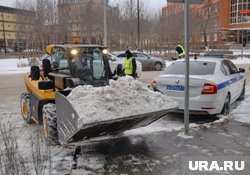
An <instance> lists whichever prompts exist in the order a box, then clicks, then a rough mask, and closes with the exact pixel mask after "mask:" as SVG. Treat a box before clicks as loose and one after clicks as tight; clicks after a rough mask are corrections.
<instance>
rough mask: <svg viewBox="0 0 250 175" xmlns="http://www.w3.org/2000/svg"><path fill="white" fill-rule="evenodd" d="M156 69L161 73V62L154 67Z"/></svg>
mask: <svg viewBox="0 0 250 175" xmlns="http://www.w3.org/2000/svg"><path fill="white" fill-rule="evenodd" d="M154 68H155V70H156V71H160V70H161V69H162V64H161V63H159V62H156V63H155V65H154Z"/></svg>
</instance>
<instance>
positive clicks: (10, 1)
mask: <svg viewBox="0 0 250 175" xmlns="http://www.w3.org/2000/svg"><path fill="white" fill-rule="evenodd" d="M122 1H124V0H110V4H112V5H116V4H118V3H120V2H122ZM134 1H135V0H134ZM140 1H144V2H145V4H146V5H147V6H148V7H153V8H155V9H161V8H162V7H163V6H164V5H166V0H140ZM14 4H15V0H0V5H3V6H8V7H12V5H14Z"/></svg>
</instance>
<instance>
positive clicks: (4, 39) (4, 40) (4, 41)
mask: <svg viewBox="0 0 250 175" xmlns="http://www.w3.org/2000/svg"><path fill="white" fill-rule="evenodd" d="M2 19H3V44H4V54H5V55H6V52H7V51H6V38H5V27H4V17H3V12H2Z"/></svg>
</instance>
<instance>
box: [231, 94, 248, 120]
mask: <svg viewBox="0 0 250 175" xmlns="http://www.w3.org/2000/svg"><path fill="white" fill-rule="evenodd" d="M249 113H250V96H249V97H247V98H246V99H245V100H244V101H242V103H241V104H240V105H239V106H238V107H237V108H236V109H235V110H233V112H232V113H231V114H230V117H231V118H233V119H234V120H236V121H239V122H243V123H250V116H249Z"/></svg>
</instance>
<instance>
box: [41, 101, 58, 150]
mask: <svg viewBox="0 0 250 175" xmlns="http://www.w3.org/2000/svg"><path fill="white" fill-rule="evenodd" d="M43 133H44V137H45V140H46V142H47V143H48V145H58V144H59V142H58V132H57V118H56V106H55V104H53V103H48V104H46V105H44V106H43Z"/></svg>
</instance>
